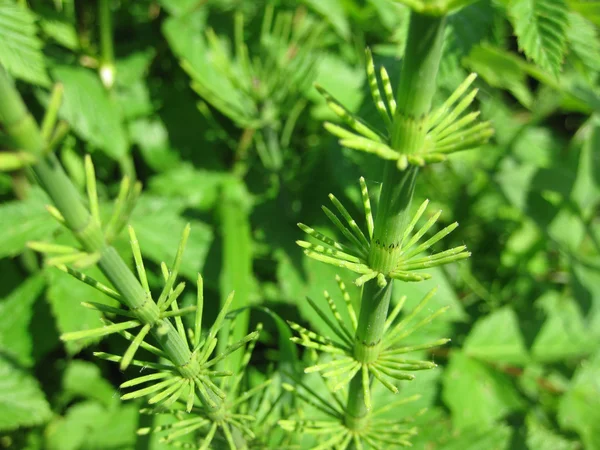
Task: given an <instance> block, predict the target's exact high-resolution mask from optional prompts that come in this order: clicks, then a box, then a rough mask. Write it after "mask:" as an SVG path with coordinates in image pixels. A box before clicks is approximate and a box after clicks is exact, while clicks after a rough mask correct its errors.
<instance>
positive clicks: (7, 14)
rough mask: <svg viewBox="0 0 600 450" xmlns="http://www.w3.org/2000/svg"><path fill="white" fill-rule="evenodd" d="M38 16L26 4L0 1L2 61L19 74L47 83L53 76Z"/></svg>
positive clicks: (0, 61) (8, 68) (32, 80)
mask: <svg viewBox="0 0 600 450" xmlns="http://www.w3.org/2000/svg"><path fill="white" fill-rule="evenodd" d="M35 20H36V17H35V15H34V14H33V13H32V12H31V11H29V10H28V9H27V8H26V7H22V6H19V5H17V4H16V3H15V2H13V1H9V0H4V1H2V2H0V64H2V65H3V66H4V67H6V70H7V71H8V72H9V73H10V74H11V75H13V76H14V77H16V78H19V79H21V80H24V81H27V82H29V83H33V84H37V85H40V86H48V85H49V84H50V78H49V77H48V73H47V71H46V62H45V61H44V55H43V53H42V47H43V43H42V41H41V40H40V39H38V37H37V31H38V28H37V25H36V23H35Z"/></svg>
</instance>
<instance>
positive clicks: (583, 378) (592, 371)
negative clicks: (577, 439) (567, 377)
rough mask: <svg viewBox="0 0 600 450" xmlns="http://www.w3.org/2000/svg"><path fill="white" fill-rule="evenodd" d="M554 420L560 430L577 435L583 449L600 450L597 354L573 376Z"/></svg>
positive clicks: (598, 361)
mask: <svg viewBox="0 0 600 450" xmlns="http://www.w3.org/2000/svg"><path fill="white" fill-rule="evenodd" d="M558 420H559V422H560V424H561V426H562V427H564V428H566V429H570V430H575V431H577V432H578V433H579V434H580V435H581V437H582V438H583V442H584V443H585V448H588V449H595V448H600V353H596V355H595V356H594V357H592V358H590V360H588V361H584V362H583V363H582V364H581V366H580V367H579V368H578V369H577V371H576V372H575V376H574V377H573V382H572V384H571V387H570V389H569V391H568V392H567V393H566V394H565V396H564V397H563V398H562V399H561V401H560V406H559V412H558Z"/></svg>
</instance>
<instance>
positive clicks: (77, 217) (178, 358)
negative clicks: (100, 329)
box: [0, 66, 222, 414]
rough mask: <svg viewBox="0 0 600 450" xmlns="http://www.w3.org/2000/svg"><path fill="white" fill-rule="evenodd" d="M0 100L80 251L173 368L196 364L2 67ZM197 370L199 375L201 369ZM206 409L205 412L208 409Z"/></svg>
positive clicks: (12, 132) (0, 117)
mask: <svg viewBox="0 0 600 450" xmlns="http://www.w3.org/2000/svg"><path fill="white" fill-rule="evenodd" d="M0 98H2V101H1V102H0V122H2V123H3V124H4V127H5V130H6V133H7V134H8V135H9V136H10V137H11V139H12V141H13V143H14V144H15V145H16V147H17V148H19V149H21V150H24V151H28V152H31V153H32V154H34V155H36V156H37V157H38V161H37V162H36V164H34V165H33V166H32V171H33V173H34V175H35V176H36V178H37V179H38V180H39V182H40V184H41V186H42V187H43V188H44V190H45V191H46V193H47V194H48V195H49V197H50V198H51V199H52V201H53V202H54V204H55V206H56V208H57V209H58V210H59V211H60V213H61V214H62V216H63V217H64V219H65V222H66V224H67V226H68V227H69V229H70V230H71V231H72V232H73V234H74V235H75V237H76V238H77V240H78V241H79V242H80V244H81V245H82V247H83V248H84V249H85V250H86V251H87V252H89V253H98V254H99V255H100V260H99V262H98V265H99V268H100V270H101V271H102V273H103V274H104V275H105V276H106V278H107V279H108V280H109V281H110V282H111V283H112V285H113V286H114V287H115V289H116V290H117V291H118V292H119V293H120V294H121V296H122V302H123V303H124V304H125V305H126V306H127V307H128V308H129V309H130V310H131V311H132V312H133V313H134V314H135V315H136V318H137V319H138V320H140V322H142V323H143V324H148V323H149V324H153V327H152V329H151V332H152V334H153V335H154V337H155V339H156V341H157V342H158V343H159V345H160V347H161V348H162V349H163V351H164V352H165V353H166V354H167V355H168V356H169V359H170V360H171V362H172V363H173V364H175V365H177V366H184V365H185V364H188V363H190V364H191V365H195V364H198V362H197V361H196V360H195V359H193V358H191V356H192V354H191V352H190V350H189V347H188V345H187V342H186V341H185V340H184V339H183V338H182V337H181V336H180V335H179V333H178V332H177V330H176V329H175V327H174V326H173V325H172V323H171V322H170V321H169V320H168V319H159V309H158V306H157V305H156V303H155V302H154V301H153V300H152V299H151V298H148V297H147V296H146V293H145V291H144V289H143V287H142V285H141V284H140V282H139V281H138V279H137V278H136V277H135V276H134V275H133V273H132V272H131V270H130V269H129V267H127V265H126V264H125V262H124V261H123V259H122V258H121V256H119V254H118V253H117V251H116V250H115V249H114V248H113V247H112V246H110V245H108V243H107V242H106V240H105V238H104V234H103V232H102V230H101V228H100V226H99V224H98V223H97V222H96V221H95V220H94V219H93V217H92V216H91V215H90V213H89V212H88V209H87V208H86V206H85V204H84V202H83V200H82V198H81V196H80V195H79V192H78V191H77V189H76V188H75V186H73V184H72V182H71V180H70V179H69V178H68V176H67V175H66V174H65V172H64V171H63V168H62V167H61V165H60V163H59V162H58V160H57V158H56V157H55V156H54V154H48V155H45V154H44V151H45V148H46V143H45V142H44V139H43V138H42V136H41V132H40V129H39V127H38V126H37V124H36V122H35V120H34V119H33V117H32V116H31V115H30V114H29V112H28V110H27V108H26V106H25V104H24V103H23V100H22V99H21V97H20V95H19V93H18V92H17V90H16V89H15V87H14V85H13V83H12V80H11V79H10V78H9V77H8V74H7V73H6V72H5V70H4V68H3V67H2V66H0ZM158 330H160V332H159V331H158ZM165 330H166V331H165ZM190 364H188V366H187V367H186V368H185V369H184V368H183V367H181V370H182V373H183V371H186V372H193V371H194V368H192V367H190ZM196 369H197V370H199V367H198V368H196ZM197 370H196V371H197ZM199 395H200V394H199ZM200 398H201V399H202V397H201V396H200ZM212 400H213V401H214V402H215V403H217V407H216V408H211V409H212V410H213V412H214V414H217V413H218V412H219V410H220V409H221V406H222V401H221V400H220V399H219V398H218V397H216V396H215V398H213V399H212ZM206 407H207V408H209V406H208V405H206Z"/></svg>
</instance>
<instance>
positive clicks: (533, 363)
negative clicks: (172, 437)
mask: <svg viewBox="0 0 600 450" xmlns="http://www.w3.org/2000/svg"><path fill="white" fill-rule="evenodd" d="M106 3H107V4H108V6H109V11H108V12H109V14H110V17H111V18H112V22H113V23H112V25H113V30H112V31H111V30H110V28H108V27H107V28H105V29H104V30H105V31H107V33H106V34H105V35H104V36H105V38H106V37H108V40H105V41H103V33H102V31H101V26H100V21H99V17H100V14H99V6H100V5H99V4H97V3H96V2H94V1H83V0H82V1H76V0H54V2H49V1H44V0H37V1H36V0H31V1H29V2H25V1H10V0H1V1H0V63H1V64H2V65H4V66H5V67H6V68H7V70H8V72H9V73H10V74H11V75H12V76H13V77H14V78H15V79H17V80H18V87H19V90H20V92H21V93H22V94H23V96H24V98H25V100H26V102H27V105H28V106H29V108H30V109H31V110H32V112H34V114H35V115H36V117H38V118H40V117H41V116H42V113H43V110H44V107H45V106H46V105H47V103H48V99H49V92H50V88H51V85H52V84H53V83H54V82H60V83H62V85H63V86H64V99H63V106H62V108H61V109H60V113H59V117H60V118H61V119H62V120H64V121H66V122H67V123H68V124H69V125H70V132H69V134H68V135H67V136H66V138H65V139H64V141H62V142H61V143H60V145H59V146H58V147H57V149H56V152H57V155H58V156H59V158H60V160H61V161H62V163H63V164H64V166H65V168H66V169H67V171H68V173H69V175H70V176H71V177H72V179H73V180H74V181H75V182H76V184H77V185H78V187H79V188H80V189H81V190H82V193H83V191H84V189H85V184H84V163H83V161H84V160H83V156H84V155H85V154H86V153H90V154H91V155H92V158H93V160H94V162H95V165H96V174H97V177H98V180H99V184H98V190H99V194H100V197H101V200H102V203H101V209H103V208H105V207H106V208H108V205H109V203H108V200H109V198H113V197H115V196H116V194H117V192H118V189H119V182H120V179H121V177H122V176H123V175H128V176H130V177H132V178H136V179H138V180H140V181H141V182H142V183H143V186H144V190H143V193H142V194H141V197H140V199H139V202H138V204H137V206H136V209H135V210H134V212H133V215H132V217H131V223H132V225H133V226H134V227H135V229H136V232H137V235H138V239H139V241H140V244H141V246H142V249H143V251H144V254H145V257H146V264H147V269H148V273H149V276H151V277H150V280H149V281H150V284H151V287H153V288H156V287H158V286H160V282H161V278H160V269H159V264H160V262H161V261H163V260H167V261H171V260H172V258H173V255H174V252H175V249H176V248H177V243H178V241H179V235H180V232H181V230H182V229H183V228H184V225H185V223H186V222H190V223H191V225H192V233H191V236H190V239H189V241H188V247H187V250H186V254H185V257H184V260H183V263H182V266H181V271H180V273H181V276H182V277H184V278H187V279H188V280H189V281H190V282H194V281H195V280H196V276H197V272H201V273H202V274H203V277H204V285H205V298H206V307H205V315H206V316H208V317H209V318H210V319H211V320H212V319H214V317H216V314H217V312H218V305H219V304H220V302H221V301H222V300H221V299H222V298H223V297H225V296H226V295H228V294H229V292H230V291H231V290H233V289H235V290H236V300H235V302H236V304H235V306H234V307H238V308H239V307H244V306H252V309H251V312H250V316H249V319H248V320H249V321H250V323H251V326H254V325H255V324H256V323H257V322H259V321H260V322H263V323H264V330H263V332H262V334H261V337H260V340H259V343H258V344H257V347H256V350H255V352H254V355H253V358H252V361H251V368H250V369H249V370H250V373H251V375H252V377H255V379H256V380H261V379H264V378H265V377H268V376H270V375H269V374H270V373H272V371H273V370H279V369H281V368H282V366H283V365H284V363H289V364H291V365H293V364H295V359H296V358H300V359H301V360H303V361H305V362H308V361H310V360H311V357H312V355H311V352H308V351H303V350H294V348H293V347H291V346H290V344H289V340H288V339H289V337H290V332H289V329H288V328H287V326H286V325H285V324H284V322H282V319H284V320H291V321H294V322H297V323H300V324H304V325H306V324H311V326H312V327H313V329H317V330H319V329H322V328H323V327H322V325H323V322H322V321H321V319H320V318H319V317H318V316H317V315H316V313H315V312H314V311H313V310H312V309H311V308H310V306H309V304H308V303H307V301H306V300H305V298H306V297H307V296H309V297H311V298H313V299H319V300H320V299H321V298H322V291H323V290H324V289H327V290H329V291H330V292H336V290H337V287H336V281H335V275H336V274H337V273H339V274H340V275H341V276H342V278H343V279H344V280H345V281H346V285H347V286H348V287H349V289H350V290H351V293H352V295H353V296H354V297H355V298H358V295H357V294H358V288H356V287H354V286H353V285H352V279H353V277H352V275H349V274H347V273H345V272H344V271H342V270H341V269H339V270H336V269H335V268H333V267H331V266H328V265H324V264H322V263H319V262H317V261H314V260H312V259H310V258H306V257H305V256H304V255H303V254H302V249H301V248H300V247H298V246H297V245H296V244H295V241H296V240H297V239H300V238H302V232H301V231H300V230H299V229H298V228H297V226H296V223H297V222H303V223H309V224H311V225H312V224H314V225H317V228H318V229H319V230H320V231H327V232H328V233H331V234H335V231H336V230H334V229H330V224H328V223H327V222H326V219H325V216H324V215H323V214H322V211H321V210H320V205H321V204H322V203H325V200H326V194H327V193H329V192H333V193H335V194H336V196H338V198H342V199H343V200H344V203H345V204H346V205H353V211H352V212H353V213H354V212H355V211H360V191H359V187H358V183H357V181H358V178H359V176H364V177H365V178H366V180H367V184H368V185H369V187H370V188H371V190H372V192H375V191H376V187H377V185H378V183H379V182H381V178H382V173H383V172H382V162H381V161H380V160H378V159H376V158H373V157H371V156H369V155H366V154H364V153H359V152H354V151H351V150H347V149H344V148H341V147H340V145H339V144H338V143H337V141H336V139H335V138H334V137H332V136H331V135H330V134H329V133H327V131H325V130H324V129H323V126H322V124H323V122H324V121H326V120H330V121H335V120H336V116H335V115H333V114H332V113H331V112H330V110H329V109H328V108H327V106H326V105H325V101H324V100H323V98H322V97H321V96H320V95H319V94H318V92H317V91H316V89H315V88H314V87H313V84H314V83H315V82H316V83H318V84H320V85H321V86H323V87H324V88H326V89H327V90H328V91H329V92H331V93H332V94H333V95H334V96H335V97H336V98H337V99H338V100H339V101H340V102H341V103H342V104H344V106H345V107H347V108H348V109H349V110H350V111H352V112H356V113H359V114H360V116H361V117H364V118H366V119H367V120H368V121H369V122H371V123H373V124H376V125H377V124H379V123H380V121H381V118H380V117H379V116H378V114H377V111H376V110H375V108H374V107H373V106H372V101H371V99H370V93H369V89H368V85H367V82H366V75H365V71H364V65H365V62H364V48H365V47H366V46H369V47H370V48H371V49H372V51H373V54H374V58H375V62H376V65H377V66H379V65H382V64H383V65H385V66H386V68H387V69H388V72H389V73H390V77H391V78H392V82H393V85H396V84H397V79H398V76H399V72H400V70H399V67H400V65H399V61H400V60H401V58H402V52H403V48H404V42H405V38H406V30H407V18H408V8H406V7H405V6H403V5H401V4H399V3H394V2H393V1H390V0H289V1H284V0H281V1H276V0H272V1H251V0H204V1H202V0H201V1H199V0H140V1H127V0H123V1H113V2H106ZM269 14H273V16H272V17H273V20H272V21H271V22H269V21H268V20H267V19H268V17H269ZM286 14H287V15H286ZM265 15H266V16H267V19H265ZM103 23H104V25H106V24H107V22H103ZM449 23H450V26H449V30H448V33H447V37H446V42H445V47H444V55H443V60H442V66H441V70H440V74H439V77H438V85H439V88H440V89H439V95H438V96H437V97H439V98H437V100H435V101H434V104H439V103H440V102H441V101H442V100H443V99H444V98H445V97H446V96H447V95H449V93H451V92H452V91H453V90H454V88H456V86H457V85H458V84H459V83H460V82H461V81H462V80H463V79H464V78H465V77H466V75H467V74H468V73H469V72H471V71H474V72H477V73H478V74H479V78H478V81H477V82H476V84H477V87H478V88H479V89H480V92H479V95H478V101H479V103H480V104H479V108H480V109H481V111H482V117H483V118H484V119H485V120H490V121H492V123H493V126H494V128H495V130H496V134H495V136H494V138H493V139H492V141H491V142H490V144H489V145H486V146H485V147H483V148H480V149H478V150H473V151H468V152H464V153H461V154H458V155H455V156H453V157H452V158H451V160H450V161H449V162H448V163H445V164H440V165H434V166H428V167H426V168H425V169H424V170H422V172H421V175H420V178H419V181H418V183H417V188H416V189H417V192H416V199H415V202H414V205H418V204H420V202H421V201H422V200H424V199H426V198H428V199H430V200H431V204H432V206H431V208H432V210H436V209H442V210H443V214H442V217H441V219H440V226H444V225H447V224H450V223H452V222H453V221H455V220H456V221H458V222H459V223H460V227H459V228H458V229H457V230H456V231H454V232H453V234H452V235H451V236H450V237H448V238H447V239H448V243H447V244H446V245H447V246H448V247H451V246H456V245H461V244H463V243H465V244H467V245H468V247H469V250H470V251H471V252H472V253H473V255H472V257H471V258H470V259H468V260H465V261H462V262H460V263H458V264H453V265H450V266H445V267H444V269H439V270H434V271H433V272H434V274H435V277H434V279H433V280H432V281H427V282H423V283H418V284H410V283H405V284H402V285H401V286H402V288H401V289H397V290H396V294H397V295H396V296H397V297H399V296H400V295H403V294H404V295H407V296H408V299H409V300H408V302H409V304H411V305H414V304H415V303H416V302H417V301H418V300H419V299H420V298H421V297H422V296H423V295H424V294H425V293H426V292H428V291H429V290H430V289H431V287H433V286H434V285H438V286H439V291H438V294H437V296H436V298H435V299H434V301H435V303H436V304H435V306H443V305H450V306H451V308H450V310H449V311H448V312H447V313H446V314H444V315H443V316H441V317H440V318H439V319H437V320H436V322H434V324H433V326H432V327H429V328H427V329H426V330H425V331H424V332H423V333H427V334H431V335H432V336H435V337H436V338H437V337H439V336H447V337H450V338H452V341H451V343H450V344H448V345H446V346H444V347H442V348H441V349H437V350H434V351H431V352H429V353H428V354H426V355H425V358H427V359H431V360H433V361H435V362H436V363H437V364H439V367H438V368H436V369H434V370H431V371H427V372H424V373H423V374H422V375H421V376H420V377H418V378H417V379H416V380H415V381H412V382H410V383H405V384H403V385H402V389H401V392H400V394H399V395H402V396H410V395H412V394H415V393H418V394H421V398H420V400H418V401H417V402H415V403H411V404H409V405H407V406H406V407H404V408H402V411H401V414H403V415H404V414H406V415H416V416H417V417H416V419H415V421H416V424H417V425H418V426H419V428H420V432H419V434H418V435H417V436H416V437H415V438H414V439H413V445H414V446H415V448H424V449H455V448H456V449H508V448H511V449H531V450H559V449H600V227H599V226H598V224H599V215H598V212H599V209H598V207H599V204H600V156H599V155H600V153H599V151H600V119H599V117H598V113H599V112H600V96H599V94H600V91H599V84H598V74H599V72H600V41H599V39H598V28H597V27H598V25H600V4H599V3H598V2H595V1H567V0H494V1H492V0H479V1H476V2H474V3H473V4H471V5H470V6H468V7H466V8H464V9H462V10H461V11H459V12H458V13H456V14H455V15H453V16H451V17H450V18H449ZM265 24H267V25H265ZM288 27H289V28H290V30H292V31H291V34H289V36H291V37H289V36H288V33H287V32H286V30H287V28H288ZM234 30H236V32H234ZM236 38H237V40H236ZM111 41H112V44H114V45H111ZM242 42H246V43H247V45H248V54H249V55H250V57H249V58H248V59H247V60H244V59H243V58H240V57H239V55H240V54H243V52H242V53H240V52H239V49H240V48H241V43H242ZM113 47H114V48H113ZM235 49H237V51H234V50H235ZM113 69H114V70H113ZM1 101H2V99H1V98H0V102H1ZM4 138H5V136H3V134H1V131H0V148H3V145H2V142H3V139H4ZM0 155H1V153H0ZM0 200H1V201H2V204H1V205H0V231H1V233H0V257H1V258H2V259H0V281H1V282H0V448H19V449H21V448H27V449H32V450H33V449H42V448H44V449H57V450H58V449H60V450H70V449H126V448H127V449H128V448H151V449H160V448H167V447H166V446H165V445H164V444H161V443H159V442H158V439H157V438H156V437H152V436H151V437H139V438H138V437H137V436H136V429H137V428H138V427H142V426H148V422H147V421H148V420H150V419H148V418H147V417H144V416H143V415H140V414H139V413H138V410H139V408H140V406H141V403H136V402H129V403H128V402H122V401H121V400H120V399H119V394H118V390H117V386H118V385H119V384H120V383H122V382H123V381H125V380H126V379H129V378H130V377H131V375H129V374H127V373H126V374H123V373H121V372H119V370H118V368H117V367H116V366H115V365H111V364H110V363H106V362H105V361H100V360H97V359H95V358H94V357H93V356H92V349H93V350H98V349H100V350H102V351H107V352H109V353H119V352H122V351H124V343H123V342H122V340H120V339H119V338H118V337H117V338H112V337H111V338H108V339H104V340H102V341H101V342H98V341H97V340H96V341H94V340H87V341H83V342H81V341H76V342H68V343H63V342H61V341H60V340H59V339H58V336H59V335H60V334H62V333H65V332H71V331H77V330H83V329H87V328H93V327H96V326H98V323H99V322H98V320H99V313H97V312H96V311H93V310H89V309H85V308H82V307H81V306H80V302H82V301H86V302H89V301H95V302H100V303H106V299H105V298H104V297H103V296H101V295H100V294H99V293H98V292H97V291H94V290H93V289H91V288H90V287H88V286H86V285H84V284H83V283H79V282H78V281H76V280H74V279H72V278H70V277H68V276H67V275H65V274H64V273H62V272H60V271H59V270H57V269H55V268H49V267H46V266H45V265H44V264H43V261H42V260H41V259H40V258H39V257H38V256H37V255H36V254H35V253H34V252H33V251H32V250H30V249H28V248H27V247H26V243H27V242H28V241H32V240H46V241H49V242H56V243H63V244H68V243H70V242H71V240H72V238H71V237H70V236H69V234H68V233H66V232H65V231H64V230H63V229H61V228H59V226H58V225H57V224H56V222H55V221H53V220H52V219H51V218H50V216H49V215H48V213H47V212H46V211H45V209H44V205H46V204H47V203H48V199H47V198H46V197H45V194H44V193H43V192H42V191H41V190H40V189H39V188H38V187H37V186H36V185H35V182H32V180H31V179H29V178H28V177H27V176H26V172H25V171H23V170H11V171H6V172H5V173H3V174H0ZM450 241H451V242H450ZM115 245H116V246H117V248H118V249H119V250H121V254H122V255H123V256H124V257H126V258H128V261H129V262H130V263H131V262H132V257H131V256H130V251H129V250H128V238H127V236H126V233H122V235H121V236H120V237H119V239H118V240H117V241H116V243H115ZM86 273H88V274H90V275H92V276H94V277H95V278H97V279H100V280H102V279H103V278H102V275H101V274H100V273H99V271H98V270H97V269H89V270H88V271H86ZM190 285H193V283H190ZM188 290H189V292H188ZM188 290H186V291H185V292H184V303H185V302H186V301H187V302H188V303H189V304H192V303H193V302H194V296H195V293H194V289H193V288H192V287H190V288H188ZM186 299H187V300H186ZM435 306H434V305H432V306H431V309H432V310H433V309H435ZM91 344H94V345H93V347H91V348H90V345H91ZM135 371H139V369H135V368H132V369H128V372H131V374H133V373H134V372H135ZM425 408H426V409H427V410H426V412H425V411H424V409H425Z"/></svg>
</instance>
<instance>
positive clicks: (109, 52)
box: [98, 0, 115, 88]
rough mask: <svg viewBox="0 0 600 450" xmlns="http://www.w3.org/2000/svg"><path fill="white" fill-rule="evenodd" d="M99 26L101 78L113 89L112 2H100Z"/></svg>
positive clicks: (102, 0) (107, 0)
mask: <svg viewBox="0 0 600 450" xmlns="http://www.w3.org/2000/svg"><path fill="white" fill-rule="evenodd" d="M98 24H99V28H100V29H99V32H100V78H101V79H102V82H103V83H104V86H106V87H107V88H111V87H112V85H113V83H114V81H115V64H114V61H115V53H114V47H113V29H112V16H111V12H110V0H99V1H98Z"/></svg>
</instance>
